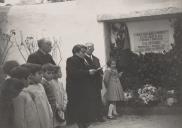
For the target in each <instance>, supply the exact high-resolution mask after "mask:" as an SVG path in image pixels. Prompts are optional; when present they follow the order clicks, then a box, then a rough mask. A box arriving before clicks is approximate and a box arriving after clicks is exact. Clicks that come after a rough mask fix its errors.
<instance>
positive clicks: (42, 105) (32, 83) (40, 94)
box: [24, 64, 53, 128]
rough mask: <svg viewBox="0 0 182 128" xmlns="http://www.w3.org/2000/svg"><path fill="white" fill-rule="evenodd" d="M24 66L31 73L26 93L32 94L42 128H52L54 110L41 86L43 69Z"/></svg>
mask: <svg viewBox="0 0 182 128" xmlns="http://www.w3.org/2000/svg"><path fill="white" fill-rule="evenodd" d="M24 66H25V67H27V68H28V69H29V70H30V72H31V74H30V75H29V78H28V80H29V86H28V87H27V88H26V91H27V92H29V93H30V95H31V97H32V99H33V101H34V103H35V106H36V108H37V116H38V117H39V121H40V128H52V127H53V122H52V121H53V117H52V116H53V115H52V110H51V107H50V104H49V102H48V99H47V96H46V93H45V90H44V87H43V86H42V84H41V81H42V67H41V65H38V64H27V65H24Z"/></svg>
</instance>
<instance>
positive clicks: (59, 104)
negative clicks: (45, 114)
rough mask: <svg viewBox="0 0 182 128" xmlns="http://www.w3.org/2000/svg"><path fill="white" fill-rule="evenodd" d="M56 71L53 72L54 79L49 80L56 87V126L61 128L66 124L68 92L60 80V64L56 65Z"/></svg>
mask: <svg viewBox="0 0 182 128" xmlns="http://www.w3.org/2000/svg"><path fill="white" fill-rule="evenodd" d="M54 67H55V71H54V74H53V79H52V80H51V81H50V82H49V83H50V84H51V85H52V86H53V87H54V93H55V96H56V110H55V113H54V126H55V128H61V126H64V125H65V123H66V122H65V115H64V112H65V110H66V105H67V94H66V91H65V90H64V88H63V84H62V82H61V81H60V78H61V77H62V73H61V69H60V67H59V66H54Z"/></svg>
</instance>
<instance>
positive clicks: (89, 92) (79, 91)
mask: <svg viewBox="0 0 182 128" xmlns="http://www.w3.org/2000/svg"><path fill="white" fill-rule="evenodd" d="M89 69H90V67H89V66H87V65H86V64H85V61H84V59H82V58H80V57H78V56H76V55H74V56H73V57H70V58H68V59H67V63H66V73H67V78H66V90H67V93H68V100H69V99H70V98H73V99H76V100H79V101H80V100H88V99H94V98H96V94H95V93H96V90H95V87H94V86H93V85H92V76H91V75H90V74H89ZM70 95H71V97H70Z"/></svg>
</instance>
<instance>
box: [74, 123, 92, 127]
mask: <svg viewBox="0 0 182 128" xmlns="http://www.w3.org/2000/svg"><path fill="white" fill-rule="evenodd" d="M77 125H78V128H88V127H89V126H90V124H89V123H78V124H77Z"/></svg>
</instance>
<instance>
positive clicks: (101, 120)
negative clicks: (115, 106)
mask: <svg viewBox="0 0 182 128" xmlns="http://www.w3.org/2000/svg"><path fill="white" fill-rule="evenodd" d="M97 121H98V122H105V121H106V120H105V119H104V118H103V117H100V118H97Z"/></svg>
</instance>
